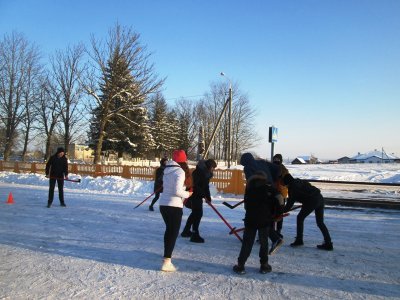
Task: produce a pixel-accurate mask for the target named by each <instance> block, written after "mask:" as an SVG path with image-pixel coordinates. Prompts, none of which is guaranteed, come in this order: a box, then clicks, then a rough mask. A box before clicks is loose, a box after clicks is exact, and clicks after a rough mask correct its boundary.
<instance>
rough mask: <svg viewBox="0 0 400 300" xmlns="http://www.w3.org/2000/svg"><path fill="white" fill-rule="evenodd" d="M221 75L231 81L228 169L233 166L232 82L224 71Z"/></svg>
mask: <svg viewBox="0 0 400 300" xmlns="http://www.w3.org/2000/svg"><path fill="white" fill-rule="evenodd" d="M221 76H224V77H226V78H227V79H228V81H229V96H228V97H229V98H228V103H229V106H228V147H227V148H228V154H227V160H228V169H230V167H231V160H232V137H231V134H232V82H231V80H230V79H229V78H228V76H226V75H225V73H224V72H221Z"/></svg>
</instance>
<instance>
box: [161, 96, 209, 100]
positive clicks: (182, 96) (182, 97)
mask: <svg viewBox="0 0 400 300" xmlns="http://www.w3.org/2000/svg"><path fill="white" fill-rule="evenodd" d="M203 96H204V95H193V96H180V97H176V98H168V99H166V100H176V99H182V98H196V97H203Z"/></svg>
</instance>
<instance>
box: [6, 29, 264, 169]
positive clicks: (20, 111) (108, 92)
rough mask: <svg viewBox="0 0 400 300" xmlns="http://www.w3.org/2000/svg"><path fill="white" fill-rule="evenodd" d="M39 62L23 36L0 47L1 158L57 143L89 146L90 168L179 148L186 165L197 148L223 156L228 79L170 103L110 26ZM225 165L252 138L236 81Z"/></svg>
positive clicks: (143, 54)
mask: <svg viewBox="0 0 400 300" xmlns="http://www.w3.org/2000/svg"><path fill="white" fill-rule="evenodd" d="M46 61H47V63H43V57H42V56H41V54H40V49H39V48H38V47H37V46H36V45H35V44H34V43H33V42H30V41H29V40H28V39H27V38H26V37H25V35H24V34H23V33H19V32H15V31H14V32H12V33H9V34H5V35H4V37H3V39H2V40H1V41H0V114H1V120H0V153H1V154H3V156H4V158H3V159H4V160H9V159H10V158H11V157H12V156H14V155H17V154H18V155H19V156H20V157H21V159H22V160H26V159H27V155H28V150H29V148H30V149H33V148H35V149H39V150H40V152H42V155H43V156H44V158H45V159H47V158H48V157H49V156H50V155H51V154H52V153H50V151H51V149H52V147H54V145H64V147H65V149H68V145H69V144H71V143H80V144H86V145H88V147H90V148H91V149H92V150H93V156H94V161H93V162H94V163H99V162H100V160H101V157H103V156H107V155H108V154H109V153H114V154H116V155H118V157H131V158H146V159H153V158H157V157H162V156H164V155H168V154H169V153H170V152H171V151H172V150H173V149H178V148H179V149H184V150H185V151H186V152H187V153H188V155H189V157H190V158H191V159H195V158H196V157H197V158H198V157H199V155H201V152H202V151H203V150H204V147H205V146H207V147H209V149H210V150H209V152H208V153H209V154H208V157H213V158H215V159H221V160H224V159H226V158H227V149H228V142H229V139H228V130H227V128H228V116H227V114H223V115H221V117H222V118H221V122H220V126H219V127H218V130H217V131H216V132H215V135H214V136H215V137H214V138H213V140H212V141H211V136H212V133H213V130H214V128H215V126H216V123H217V120H218V118H219V116H220V114H221V112H222V110H223V107H224V104H225V102H226V99H227V97H228V94H227V92H228V85H227V83H211V84H210V90H209V91H206V92H205V93H204V95H203V96H202V97H200V98H199V99H197V100H190V99H189V97H187V98H185V97H182V98H180V99H178V100H176V101H175V102H174V103H173V104H172V105H171V104H168V102H167V99H165V97H164V95H163V93H162V89H163V85H164V84H165V80H166V78H159V76H158V75H157V73H156V70H155V66H154V64H153V63H152V62H151V53H150V52H149V51H148V50H147V48H146V46H145V45H143V44H142V43H141V41H140V34H138V33H137V32H135V31H134V30H133V29H132V28H131V27H124V26H121V25H119V24H116V25H115V26H113V27H112V28H110V29H109V32H108V34H107V35H106V38H105V39H104V40H103V39H101V38H98V37H96V36H94V35H91V37H90V46H88V47H85V46H84V45H83V44H82V43H78V44H76V45H73V46H67V47H66V48H65V49H63V50H56V51H55V52H54V53H53V54H51V55H50V57H48V59H47V60H46ZM232 89H233V98H232V103H233V109H232V132H231V141H230V142H231V149H232V159H233V160H237V159H238V158H239V157H240V154H241V152H243V151H244V150H246V149H248V148H251V147H252V146H254V145H255V143H256V141H257V135H256V134H255V133H254V132H253V131H252V128H253V125H254V124H253V123H254V117H255V110H254V109H253V108H252V107H251V106H250V103H249V99H248V97H247V95H246V94H244V93H242V92H241V91H240V89H239V85H238V84H237V83H234V84H233V86H232Z"/></svg>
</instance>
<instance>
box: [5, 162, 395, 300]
mask: <svg viewBox="0 0 400 300" xmlns="http://www.w3.org/2000/svg"><path fill="white" fill-rule="evenodd" d="M288 167H289V169H290V171H291V173H292V174H293V175H294V176H295V177H301V178H310V179H331V180H354V181H371V182H372V181H373V182H395V183H400V165H369V168H367V166H354V165H351V166H314V167H313V168H312V167H311V166H303V167H302V168H301V167H300V166H288ZM304 167H306V168H304ZM70 177H71V178H78V176H76V175H71V176H70ZM47 191H48V180H47V179H46V178H44V176H42V175H35V174H15V173H9V172H1V173H0V201H1V202H0V299H400V271H399V270H400V211H394V210H384V209H361V208H360V209H354V208H353V209H346V208H340V209H336V208H333V207H328V208H327V209H326V212H325V221H326V225H327V226H328V228H329V229H330V232H331V235H332V239H333V243H334V248H335V249H334V251H332V252H325V251H321V250H318V249H317V248H316V247H315V245H316V244H318V243H320V242H321V241H322V235H321V233H320V232H319V230H318V228H317V226H316V224H315V220H314V216H313V214H312V215H311V216H310V217H309V218H307V219H306V222H305V231H304V242H305V245H304V247H301V248H296V249H293V248H291V247H290V246H288V245H289V243H290V242H292V241H293V239H294V237H295V229H296V226H295V219H296V217H295V216H296V214H297V212H296V211H294V212H293V213H292V214H291V215H290V216H289V217H287V218H286V219H285V222H284V229H283V234H284V239H285V243H284V245H283V246H282V247H281V248H280V249H279V251H278V252H277V253H276V254H274V255H273V256H270V261H269V263H270V264H271V265H272V269H273V270H272V273H269V274H264V275H263V274H259V273H258V267H259V263H258V244H255V248H254V249H253V252H252V255H251V257H250V258H249V260H248V262H247V264H246V270H247V273H246V274H245V275H242V276H240V275H236V274H235V273H233V272H232V266H233V265H234V264H235V263H236V259H237V256H238V254H239V250H240V242H239V241H238V240H237V239H236V237H234V236H232V235H229V234H228V232H229V229H228V228H227V227H226V225H225V224H224V223H223V222H222V221H221V220H220V219H219V217H218V216H217V215H216V214H215V212H214V211H213V210H212V209H211V208H210V207H207V205H205V208H204V217H203V220H202V223H201V225H200V231H201V234H202V236H203V237H204V238H205V240H206V242H205V243H204V244H195V243H191V242H189V240H188V239H184V238H181V237H179V238H178V241H177V245H176V247H175V251H174V254H173V262H174V264H175V265H176V266H177V267H178V269H179V270H178V272H176V273H163V272H161V271H159V269H160V266H161V262H162V253H163V232H164V223H163V221H162V218H161V215H160V213H159V212H158V209H156V211H154V212H150V211H149V210H148V205H149V202H150V200H151V199H149V200H148V202H146V203H145V204H143V206H140V207H138V208H137V209H134V207H135V206H136V205H137V204H139V203H140V202H141V201H142V200H143V199H144V198H146V197H147V196H148V195H149V194H150V193H151V192H152V183H151V182H144V181H136V180H124V179H121V178H118V177H106V178H96V179H94V178H90V177H84V178H82V182H81V183H71V182H67V183H66V189H65V198H66V204H67V208H62V207H60V206H59V202H58V198H57V191H56V193H55V200H54V203H53V206H52V207H51V208H50V209H48V208H46V203H47ZM10 192H11V193H12V195H13V199H14V202H15V203H14V204H6V201H7V197H8V195H9V193H10ZM395 193H396V194H397V196H398V190H397V192H396V191H395ZM213 199H214V200H213V202H214V204H215V206H216V208H217V209H218V210H219V212H220V213H221V214H222V215H224V217H225V218H226V219H227V220H228V221H229V222H230V223H231V224H232V226H236V227H241V225H242V221H241V219H242V218H243V216H244V210H243V207H242V206H239V207H237V208H236V209H233V210H231V209H229V208H227V207H225V206H224V205H222V202H223V201H228V202H232V203H233V202H235V201H238V200H240V199H241V197H240V196H233V195H224V194H217V193H216V191H215V189H213ZM188 215H189V210H188V209H186V208H185V209H184V218H183V222H185V221H186V218H187V216H188Z"/></svg>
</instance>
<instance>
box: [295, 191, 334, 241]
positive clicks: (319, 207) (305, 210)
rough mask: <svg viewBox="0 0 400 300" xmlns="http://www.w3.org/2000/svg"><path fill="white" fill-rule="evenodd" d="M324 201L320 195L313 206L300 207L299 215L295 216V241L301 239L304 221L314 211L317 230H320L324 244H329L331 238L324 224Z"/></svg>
mask: <svg viewBox="0 0 400 300" xmlns="http://www.w3.org/2000/svg"><path fill="white" fill-rule="evenodd" d="M324 207H325V204H324V199H323V198H322V195H321V196H320V199H319V201H318V202H317V204H315V205H304V204H303V206H302V207H301V210H300V212H299V214H298V215H297V236H296V238H297V239H303V230H304V220H305V218H306V217H307V216H308V215H309V214H311V213H312V212H313V211H315V221H316V222H317V226H318V228H319V229H320V230H321V232H322V235H323V236H324V240H325V242H328V243H329V242H331V236H330V235H329V231H328V228H327V227H326V225H325V223H324Z"/></svg>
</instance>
